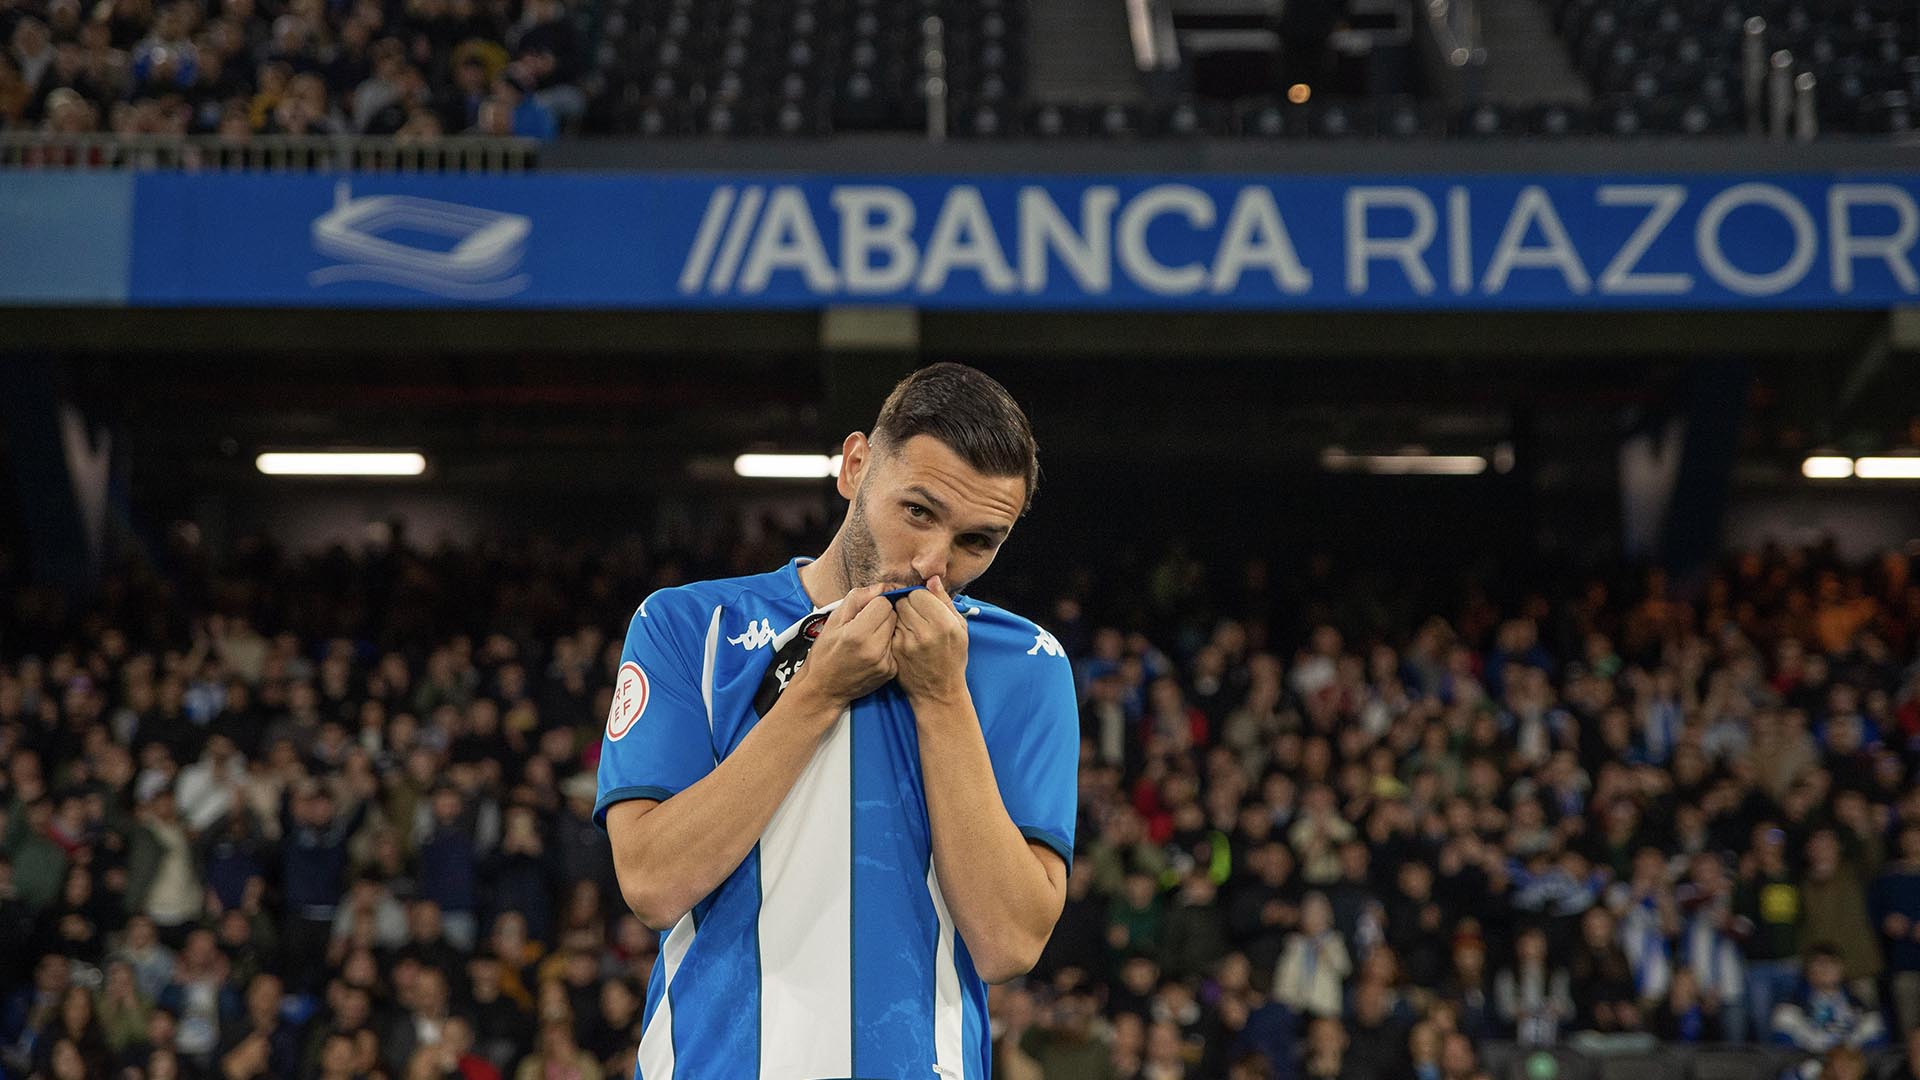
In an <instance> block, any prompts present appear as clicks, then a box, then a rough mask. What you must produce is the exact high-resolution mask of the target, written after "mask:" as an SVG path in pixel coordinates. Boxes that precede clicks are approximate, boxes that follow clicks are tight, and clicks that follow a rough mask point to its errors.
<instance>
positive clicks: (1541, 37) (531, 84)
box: [0, 0, 1920, 143]
mask: <svg viewBox="0 0 1920 1080" xmlns="http://www.w3.org/2000/svg"><path fill="white" fill-rule="evenodd" d="M1478 2H1479V3H1486V2H1487V0H1478ZM1082 8H1083V9H1085V10H1083V11H1082V12H1081V15H1080V17H1079V19H1080V21H1078V22H1069V23H1067V24H1066V25H1067V29H1065V30H1056V31H1050V32H1049V33H1048V34H1046V35H1044V36H1043V37H1041V38H1039V39H1036V38H1035V37H1034V34H1033V32H1032V27H1031V26H1030V24H1031V22H1032V19H1031V17H1030V14H1031V13H1030V5H1029V4H1028V3H1026V2H1025V0H976V2H969V3H959V2H955V0H916V2H913V3H880V2H878V0H727V2H724V3H717V4H694V3H692V0H524V2H518V0H410V2H408V3H405V4H400V3H383V2H381V0H359V2H357V3H353V4H345V3H336V4H319V3H317V2H312V0H295V2H291V3H286V4H280V3H261V2H259V0H226V2H224V3H221V4H219V5H214V6H208V5H202V4H199V3H194V2H189V0H166V2H162V3H157V4H156V3H154V2H153V0H108V2H105V3H99V4H96V5H95V6H94V7H92V8H91V9H85V10H83V8H82V6H81V5H80V3H79V2H78V0H19V2H14V3H10V4H9V5H8V6H7V7H6V8H5V9H4V10H0V41H4V42H5V43H6V45H7V47H6V48H5V49H4V50H0V131H33V132H40V133H44V134H47V135H54V136H81V135H88V134H94V133H112V134H114V135H117V136H123V137H131V136H142V135H145V136H153V135H162V136H168V137H174V138H177V137H180V136H184V135H188V134H208V135H218V136H219V137H220V138H221V139H222V140H224V141H226V142H228V143H244V142H246V141H247V140H249V139H253V138H256V137H260V136H294V137H302V136H345V135H373V136H380V137H389V136H391V137H396V138H399V139H401V140H403V141H409V142H413V143H421V142H432V141H436V140H439V139H440V138H442V137H443V136H447V135H456V134H467V135H482V136H491V137H508V136H520V137H525V138H531V139H547V138H552V137H554V136H555V135H557V134H561V133H572V132H592V133H612V134H625V135H641V136H647V137H665V136H693V135H722V136H752V135H775V136H821V135H826V134H829V133H831V132H835V131H842V132H844V131H914V132H920V131H928V130H929V128H930V126H931V127H935V128H937V129H938V133H945V134H951V135H955V136H962V137H972V138H1005V137H1029V138H1042V139H1046V138H1062V137H1066V138H1075V137H1078V138H1086V137H1096V138H1139V137H1167V138H1181V137H1190V136H1199V135H1210V136H1244V137H1249V138H1275V137H1312V138H1327V139H1345V138H1364V137H1377V138H1388V139H1393V138H1411V137H1431V136H1444V135H1456V136H1465V137H1482V138H1484V137H1489V136H1517V135H1525V136H1539V137H1549V138H1550V137H1561V136H1572V135H1581V134H1591V133H1603V134H1615V135H1636V134H1643V133H1674V134H1686V135H1712V134H1723V133H1731V132H1738V131H1749V132H1752V131H1756V130H1779V129H1781V127H1782V125H1785V126H1786V127H1787V128H1790V129H1792V130H1794V131H1799V130H1801V128H1802V127H1803V126H1804V127H1805V129H1806V132H1807V134H1808V135H1811V134H1812V133H1813V132H1814V130H1815V129H1817V130H1818V131H1820V132H1837V133H1869V134H1872V133H1879V134H1892V133H1899V132H1904V131H1907V130H1909V129H1910V128H1911V127H1912V124H1913V120H1914V115H1913V105H1912V103H1913V101H1914V99H1915V95H1916V94H1920V23H1917V22H1916V20H1914V19H1913V18H1912V16H1911V12H1910V11H1908V10H1906V9H1905V8H1902V7H1901V6H1900V5H1897V4H1888V3H1878V2H1876V3H1867V4H1853V3H1837V2H1823V0H1815V2H1812V3H1793V4H1789V3H1787V2H1786V0H1767V2H1765V3H1759V2H1756V3H1750V4H1745V5H1742V4H1738V3H1732V2H1729V0H1670V2H1652V0H1554V2H1553V3H1552V4H1551V6H1550V7H1540V6H1538V5H1535V4H1534V3H1533V0H1493V4H1492V6H1489V7H1488V8H1487V9H1486V10H1485V11H1484V12H1481V11H1480V9H1479V7H1478V6H1477V4H1476V3H1475V0H1457V2H1456V3H1454V4H1452V5H1449V4H1445V3H1442V4H1436V5H1429V6H1428V8H1427V10H1424V11H1423V10H1419V9H1416V8H1415V6H1414V5H1411V4H1410V3H1404V2H1401V3H1384V4H1383V3H1378V2H1375V0H1349V2H1348V3H1344V4H1341V5H1336V6H1333V7H1314V8H1308V7H1305V6H1302V5H1289V6H1285V7H1280V6H1275V5H1269V4H1265V3H1253V4H1248V3H1232V2H1225V3H1211V2H1199V0H1180V2H1177V3H1176V2H1172V0H1158V2H1154V0H1136V3H1135V4H1134V5H1132V6H1128V5H1123V4H1121V3H1119V2H1118V0H1116V2H1115V3H1113V4H1110V5H1105V6H1103V7H1100V8H1087V7H1086V5H1082ZM1462 10H1465V11H1472V12H1474V14H1473V15H1472V16H1471V17H1470V18H1469V19H1466V20H1463V19H1462V18H1460V17H1459V16H1458V15H1457V14H1456V13H1457V12H1458V11H1462ZM1089 18H1091V19H1095V20H1098V19H1101V18H1104V19H1105V20H1106V21H1107V22H1110V23H1111V24H1112V25H1113V26H1114V27H1119V26H1122V25H1125V24H1126V23H1127V21H1128V20H1129V19H1130V18H1132V19H1133V20H1134V21H1135V22H1136V23H1137V24H1138V25H1136V26H1135V27H1134V42H1135V56H1133V57H1131V58H1124V57H1123V58H1120V59H1118V60H1114V59H1113V58H1112V57H1107V58H1106V59H1105V60H1102V61H1101V62H1100V64H1095V65H1094V67H1096V68H1098V67H1100V66H1101V65H1102V64H1103V65H1104V66H1105V67H1109V68H1111V67H1117V68H1118V69H1119V70H1114V71H1101V72H1097V73H1096V74H1099V75H1102V76H1103V78H1099V79H1096V78H1093V77H1091V76H1085V77H1082V78H1081V79H1080V80H1079V81H1078V82H1075V81H1074V80H1072V79H1068V80H1065V81H1061V80H1058V79H1052V80H1048V81H1047V87H1048V90H1047V93H1046V95H1045V96H1036V95H1035V94H1034V93H1032V92H1031V91H1030V86H1031V84H1032V79H1031V77H1030V76H1031V73H1032V72H1033V71H1034V70H1035V69H1036V68H1039V67H1041V66H1043V65H1045V64H1048V63H1052V62H1051V61H1049V60H1048V58H1047V57H1048V54H1050V53H1058V52H1061V51H1071V50H1073V49H1074V48H1075V41H1074V39H1073V38H1072V37H1071V36H1070V35H1071V34H1073V33H1074V32H1075V31H1074V29H1073V28H1074V27H1078V26H1086V25H1089V23H1088V19H1089ZM1534 21H1540V22H1542V24H1543V25H1544V24H1546V23H1549V22H1550V23H1551V24H1552V26H1553V27H1555V28H1557V31H1558V34H1559V37H1558V38H1556V37H1555V36H1554V35H1553V33H1552V32H1550V31H1544V30H1543V31H1541V32H1540V33H1539V34H1537V35H1534V36H1528V34H1527V33H1526V32H1525V28H1526V27H1528V26H1530V25H1531V24H1532V22H1534ZM1482 24H1484V25H1486V26H1487V28H1488V29H1487V32H1486V33H1485V34H1484V35H1482V34H1481V33H1480V32H1479V30H1478V27H1479V26H1480V25H1482ZM1514 27H1520V28H1521V29H1520V30H1515V29H1514ZM1750 27H1751V30H1750ZM1116 32H1117V31H1116ZM1749 38H1751V39H1752V40H1751V41H1749ZM1155 43H1158V44H1157V49H1158V51H1157V52H1156V51H1155V50H1156V44H1155ZM1115 51H1117V50H1115ZM1439 53H1445V54H1446V55H1445V56H1440V57H1439V58H1437V59H1436V56H1438V54H1439ZM1560 54H1564V58H1563V59H1560V60H1557V61H1556V63H1557V64H1558V66H1551V65H1549V69H1547V70H1546V73H1545V74H1541V73H1540V64H1541V61H1540V58H1542V57H1549V58H1552V57H1556V56H1559V55H1560ZM1776 54H1779V55H1781V56H1785V57H1786V58H1787V59H1785V60H1784V61H1782V62H1781V63H1782V64H1783V65H1784V66H1783V68H1782V75H1783V77H1784V78H1785V79H1787V80H1793V79H1795V78H1804V79H1805V80H1806V86H1804V87H1799V86H1797V84H1793V83H1791V82H1789V83H1788V86H1789V89H1787V90H1783V91H1778V93H1785V94H1791V95H1794V97H1793V98H1792V99H1791V101H1792V104H1791V111H1790V112H1787V113H1782V114H1781V115H1780V116H1774V115H1773V113H1772V112H1771V110H1772V109H1773V108H1774V105H1773V104H1772V103H1771V102H1770V101H1769V100H1768V95H1770V94H1774V93H1776V91H1775V90H1773V89H1771V88H1770V85H1769V83H1770V79H1771V75H1770V72H1771V68H1770V67H1768V66H1767V65H1770V64H1772V63H1773V59H1772V58H1773V57H1774V56H1775V55H1776ZM1102 56H1106V54H1104V53H1103V54H1102ZM1756 58H1757V61H1758V63H1759V64H1760V65H1761V66H1760V67H1758V68H1756V67H1755V64H1756ZM1129 61H1131V62H1129ZM1566 61H1571V67H1568V66H1567V64H1566ZM1135 64H1137V65H1138V70H1135V69H1134V65H1135ZM1056 66H1057V65H1056ZM1575 69H1577V71H1578V72H1579V75H1578V77H1575V76H1573V75H1572V74H1571V73H1572V72H1573V71H1574V70H1575ZM1515 73H1517V74H1515ZM1503 76H1504V77H1503ZM1076 88H1079V89H1083V90H1085V91H1086V92H1087V93H1089V94H1097V95H1100V96H1098V97H1094V98H1085V99H1075V98H1074V97H1073V96H1072V95H1073V94H1074V93H1075V92H1076ZM1802 97H1803V98H1805V102H1804V104H1802V103H1800V102H1799V101H1798V98H1802ZM1783 100H1789V99H1783ZM936 112H937V114H938V116H937V118H932V117H933V114H934V113H936ZM1803 112H1804V118H1803V117H1802V113H1803Z"/></svg>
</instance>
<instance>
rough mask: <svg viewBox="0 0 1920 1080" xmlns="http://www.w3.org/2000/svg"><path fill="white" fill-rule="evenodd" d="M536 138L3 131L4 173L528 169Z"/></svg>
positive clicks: (534, 159)
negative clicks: (244, 136) (413, 138)
mask: <svg viewBox="0 0 1920 1080" xmlns="http://www.w3.org/2000/svg"><path fill="white" fill-rule="evenodd" d="M539 148H540V143H539V141H538V140H535V139H517V138H482V137H476V136H464V135H463V136H455V137H451V138H442V139H436V140H433V141H431V142H423V141H411V140H405V139H396V138H391V137H381V136H357V135H356V136H344V137H337V136H280V135H257V136H253V137H251V138H248V139H246V140H244V141H238V140H231V139H226V138H222V137H220V136H217V135H185V136H175V135H53V134H41V133H35V132H0V168H14V169H65V170H141V169H164V170H168V171H187V172H191V171H196V170H200V171H208V172H251V171H273V172H331V171H335V170H349V169H351V170H354V171H357V172H462V173H516V172H528V171H530V170H532V169H534V168H536V167H537V166H538V164H539V157H540V154H539Z"/></svg>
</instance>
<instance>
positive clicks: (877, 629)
mask: <svg viewBox="0 0 1920 1080" xmlns="http://www.w3.org/2000/svg"><path fill="white" fill-rule="evenodd" d="M885 589H886V585H884V584H880V585H868V586H866V587H864V588H859V589H855V590H853V591H852V592H850V593H848V594H847V598H846V599H845V600H843V601H841V603H840V606H839V607H837V608H835V609H833V614H831V615H828V616H827V621H826V623H825V625H823V626H821V627H820V637H819V638H818V639H816V640H815V641H814V643H813V648H812V649H811V650H810V651H808V653H807V659H806V662H805V663H803V664H801V665H800V670H799V672H798V673H796V674H795V675H794V677H793V690H794V691H798V692H800V693H803V694H808V695H812V696H815V697H817V698H819V699H821V700H823V701H826V702H827V703H828V704H829V705H834V706H838V707H840V708H844V707H845V706H846V704H847V703H848V702H850V701H854V700H856V699H858V698H863V697H865V696H867V695H868V694H871V693H873V692H874V691H875V690H878V689H879V688H880V687H881V686H883V685H885V684H886V682H887V680H889V679H891V678H893V676H894V668H895V664H894V657H893V652H892V648H891V646H892V643H893V637H894V629H895V617H894V610H893V605H892V604H889V603H887V602H885V601H876V599H875V598H876V597H878V596H879V595H880V594H881V593H882V592H883V591H885ZM838 714H839V713H838V709H835V710H834V715H836V716H837V715H838Z"/></svg>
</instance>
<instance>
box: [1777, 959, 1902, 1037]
mask: <svg viewBox="0 0 1920 1080" xmlns="http://www.w3.org/2000/svg"><path fill="white" fill-rule="evenodd" d="M1845 973H1846V968H1845V967H1844V966H1843V963H1842V961H1841V959H1840V950H1838V949H1836V948H1834V947H1833V946H1832V945H1829V944H1827V943H1826V942H1819V943H1816V944H1815V945H1814V946H1813V948H1812V949H1810V950H1808V952H1807V974H1806V980H1805V984H1804V985H1803V986H1802V987H1801V989H1800V992H1799V993H1798V994H1797V995H1796V996H1795V998H1794V999H1793V1000H1790V1001H1785V1002H1782V1003H1780V1004H1779V1005H1777V1006H1775V1007H1774V1010H1773V1037H1774V1041H1775V1042H1779V1043H1784V1044H1786V1045H1789V1046H1792V1047H1794V1048H1795V1049H1798V1050H1802V1051H1805V1052H1806V1053H1809V1054H1824V1053H1826V1052H1827V1051H1828V1050H1831V1049H1833V1048H1834V1047H1836V1046H1848V1047H1853V1048H1855V1049H1860V1048H1864V1047H1872V1046H1878V1045H1880V1044H1881V1043H1883V1042H1885V1041H1886V1025H1885V1024H1884V1023H1883V1022H1882V1021H1881V1019H1880V1014H1879V1013H1878V1012H1877V1011H1875V1010H1873V1009H1871V1008H1868V1007H1866V1006H1864V1005H1862V1004H1861V1003H1860V1001H1859V999H1857V998H1855V997H1854V996H1853V994H1852V993H1851V992H1850V991H1849V990H1848V989H1847V986H1846V981H1845V977H1844V976H1845Z"/></svg>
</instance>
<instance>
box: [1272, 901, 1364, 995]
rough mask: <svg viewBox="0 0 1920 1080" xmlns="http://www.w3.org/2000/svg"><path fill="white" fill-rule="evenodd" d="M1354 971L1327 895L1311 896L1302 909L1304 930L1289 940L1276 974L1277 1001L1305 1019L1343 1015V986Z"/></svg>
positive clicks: (1275, 991) (1274, 992)
mask: <svg viewBox="0 0 1920 1080" xmlns="http://www.w3.org/2000/svg"><path fill="white" fill-rule="evenodd" d="M1352 971H1353V962H1352V960H1351V959H1350V958H1349V956H1348V954H1347V946H1346V943H1345V942H1344V941H1342V940H1340V935H1339V933H1338V932H1337V931H1335V930H1334V928H1333V906H1332V905H1331V904H1329V903H1328V902H1327V898H1326V896H1325V895H1323V894H1321V893H1317V892H1312V893H1308V894H1307V896H1306V899H1305V900H1303V901H1302V902H1301V905H1300V929H1299V930H1298V931H1296V932H1295V933H1293V934H1291V935H1289V936H1288V937H1287V945H1286V950H1285V952H1283V953H1282V954H1281V957H1280V966H1279V969H1278V970H1277V971H1275V972H1274V977H1273V997H1274V1000H1276V1001H1278V1002H1280V1003H1281V1004H1283V1005H1285V1006H1286V1007H1287V1008H1289V1009H1291V1010H1293V1011H1294V1012H1295V1013H1298V1014H1300V1015H1303V1016H1334V1017H1337V1016H1339V1015H1340V1012H1341V1001H1342V996H1343V995H1342V993H1341V985H1342V983H1343V981H1344V980H1345V979H1346V977H1347V976H1348V975H1349V974H1351V973H1352Z"/></svg>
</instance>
